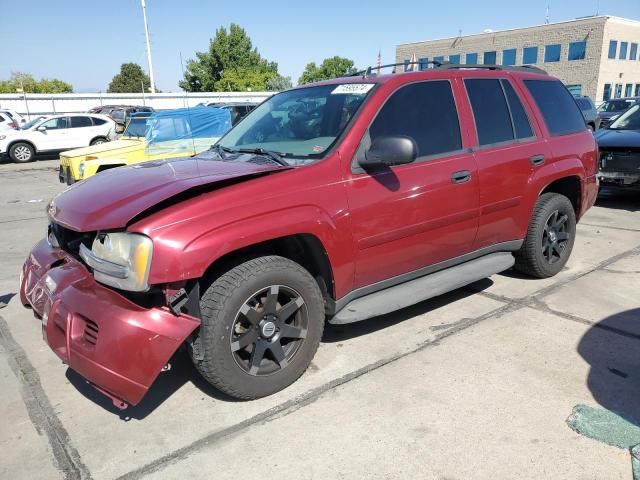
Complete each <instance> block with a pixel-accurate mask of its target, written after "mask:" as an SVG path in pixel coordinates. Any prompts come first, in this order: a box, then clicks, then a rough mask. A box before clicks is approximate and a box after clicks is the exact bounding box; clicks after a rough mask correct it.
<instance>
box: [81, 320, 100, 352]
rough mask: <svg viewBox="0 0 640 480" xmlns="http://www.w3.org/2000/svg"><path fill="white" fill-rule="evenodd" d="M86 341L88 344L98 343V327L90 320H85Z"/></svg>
mask: <svg viewBox="0 0 640 480" xmlns="http://www.w3.org/2000/svg"><path fill="white" fill-rule="evenodd" d="M83 336H84V339H85V341H86V342H87V343H90V344H91V345H94V346H95V344H96V343H98V325H97V324H96V323H95V322H92V321H91V320H89V319H86V318H85V319H84V335H83Z"/></svg>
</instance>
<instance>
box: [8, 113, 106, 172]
mask: <svg viewBox="0 0 640 480" xmlns="http://www.w3.org/2000/svg"><path fill="white" fill-rule="evenodd" d="M25 127H26V128H23V129H20V130H4V131H2V132H0V156H3V155H9V157H10V158H11V160H13V161H14V162H17V163H24V162H30V161H32V160H34V158H35V156H36V154H38V153H44V152H62V151H63V150H70V149H72V148H79V147H87V146H89V145H98V144H100V143H104V142H108V141H109V140H110V139H111V138H113V135H114V132H115V127H116V124H115V122H114V121H113V120H111V118H109V117H107V116H106V115H98V114H87V113H76V114H66V115H52V116H50V117H47V118H43V119H40V120H38V121H36V122H33V124H32V125H29V124H27V125H25Z"/></svg>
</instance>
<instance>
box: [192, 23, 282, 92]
mask: <svg viewBox="0 0 640 480" xmlns="http://www.w3.org/2000/svg"><path fill="white" fill-rule="evenodd" d="M277 73H278V64H276V63H275V62H269V61H268V60H266V59H264V58H262V57H261V56H260V54H259V53H258V49H257V48H255V47H254V46H253V44H252V43H251V39H250V38H249V36H248V35H247V33H246V32H245V30H244V29H243V28H241V27H240V26H238V25H236V24H235V23H232V24H231V26H230V27H229V31H228V32H227V29H226V28H225V27H220V28H219V29H218V30H216V35H215V37H214V38H213V39H212V40H210V43H209V50H208V51H207V52H196V58H195V59H190V60H188V61H187V69H186V71H185V73H184V80H182V81H181V82H180V87H181V88H183V89H185V90H186V91H188V92H214V91H228V90H230V89H231V90H246V89H247V88H251V89H252V90H264V89H265V88H266V85H265V84H266V82H267V80H269V79H270V78H271V77H273V76H275V75H277ZM242 77H246V78H242ZM243 87H244V88H243Z"/></svg>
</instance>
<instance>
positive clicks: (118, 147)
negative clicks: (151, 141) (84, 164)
mask: <svg viewBox="0 0 640 480" xmlns="http://www.w3.org/2000/svg"><path fill="white" fill-rule="evenodd" d="M143 142H144V138H140V139H139V140H138V139H135V138H133V139H127V140H115V141H113V142H105V143H101V144H100V145H94V146H92V147H82V148H74V149H73V150H67V151H66V152H62V153H61V154H60V156H62V157H67V158H70V157H86V156H89V155H96V156H99V155H104V154H105V153H108V154H109V156H111V155H112V154H114V155H117V154H118V153H122V152H123V151H126V150H128V149H130V148H132V147H133V148H134V149H138V148H140V145H141V144H142V143H143Z"/></svg>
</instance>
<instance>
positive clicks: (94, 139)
mask: <svg viewBox="0 0 640 480" xmlns="http://www.w3.org/2000/svg"><path fill="white" fill-rule="evenodd" d="M99 138H103V139H104V140H106V141H107V142H108V141H109V137H107V136H106V135H96V136H95V137H93V138H92V139H91V140H90V141H89V145H91V144H92V143H93V142H95V141H96V140H98V139H99Z"/></svg>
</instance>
